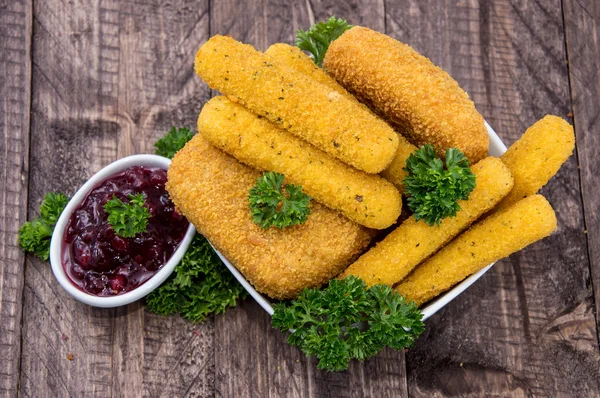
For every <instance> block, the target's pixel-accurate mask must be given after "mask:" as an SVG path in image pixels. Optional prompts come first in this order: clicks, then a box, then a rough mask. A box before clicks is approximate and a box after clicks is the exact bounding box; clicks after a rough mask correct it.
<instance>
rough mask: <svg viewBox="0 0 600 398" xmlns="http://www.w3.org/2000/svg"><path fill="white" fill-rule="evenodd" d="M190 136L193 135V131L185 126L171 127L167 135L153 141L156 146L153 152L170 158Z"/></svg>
mask: <svg viewBox="0 0 600 398" xmlns="http://www.w3.org/2000/svg"><path fill="white" fill-rule="evenodd" d="M192 137H194V133H193V132H192V130H190V129H188V128H186V127H181V128H175V127H171V130H169V132H168V133H167V135H165V136H164V137H163V138H161V139H160V140H158V141H156V142H155V143H154V147H155V148H156V151H155V152H154V153H155V154H157V155H160V156H164V157H166V158H169V159H172V158H173V156H175V154H176V153H177V152H178V151H179V150H180V149H181V148H183V147H184V146H185V144H187V142H188V141H189V140H191V139H192Z"/></svg>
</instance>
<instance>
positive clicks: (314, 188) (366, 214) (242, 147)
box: [198, 97, 402, 229]
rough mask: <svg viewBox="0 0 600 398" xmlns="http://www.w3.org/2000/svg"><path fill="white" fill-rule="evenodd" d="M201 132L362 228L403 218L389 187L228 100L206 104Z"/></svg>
mask: <svg viewBox="0 0 600 398" xmlns="http://www.w3.org/2000/svg"><path fill="white" fill-rule="evenodd" d="M198 131H199V132H200V133H201V134H202V135H203V136H204V137H205V138H206V139H207V140H209V141H210V142H211V143H212V144H213V145H215V146H216V147H217V148H221V149H222V150H223V151H225V152H227V153H228V154H230V155H232V156H233V157H235V158H236V159H237V160H239V161H240V162H242V163H246V164H247V165H250V166H252V167H254V168H257V169H259V170H267V171H275V172H277V173H282V174H284V175H285V179H286V181H288V182H290V183H292V184H296V185H301V186H302V190H303V191H304V192H306V193H307V194H309V195H310V196H312V197H313V198H314V199H316V200H317V201H319V202H321V203H323V204H324V205H325V206H327V207H329V208H331V209H334V210H339V211H341V212H342V213H343V214H344V215H345V216H346V217H348V218H349V219H351V220H353V221H355V222H357V223H358V224H361V225H364V226H366V227H369V228H374V229H384V228H387V227H389V226H390V225H392V224H393V223H394V222H395V221H396V220H397V219H398V216H400V211H401V208H402V200H401V197H400V194H399V193H398V191H397V190H396V188H395V187H394V186H393V185H392V184H391V183H389V182H388V181H386V180H384V179H383V178H381V177H379V176H377V175H373V174H367V173H365V172H362V171H359V170H356V169H355V168H353V167H351V166H348V165H346V164H344V163H342V162H340V161H339V160H337V159H335V158H333V157H331V156H329V155H328V154H326V153H325V152H323V151H321V150H319V149H317V148H315V147H313V146H312V145H310V144H309V143H307V142H305V141H303V140H301V139H299V138H297V137H295V136H293V135H292V134H290V133H288V132H287V131H284V130H281V129H280V128H278V127H277V126H275V125H274V124H273V123H271V122H269V121H268V120H266V119H265V118H260V116H257V115H255V114H254V113H252V112H250V111H249V110H247V109H246V108H244V107H243V106H241V105H239V104H236V103H233V102H231V101H229V100H228V99H227V98H225V97H215V98H213V99H211V100H210V101H209V102H207V103H206V104H205V105H204V108H203V109H202V112H201V113H200V117H199V118H198Z"/></svg>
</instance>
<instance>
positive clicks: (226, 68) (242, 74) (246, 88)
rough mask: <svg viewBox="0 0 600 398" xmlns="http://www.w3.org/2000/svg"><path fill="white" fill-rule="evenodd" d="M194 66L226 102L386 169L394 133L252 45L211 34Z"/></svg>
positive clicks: (338, 153)
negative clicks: (230, 101) (224, 96)
mask: <svg viewBox="0 0 600 398" xmlns="http://www.w3.org/2000/svg"><path fill="white" fill-rule="evenodd" d="M195 69H196V73H197V74H198V75H200V77H202V78H203V79H204V81H206V83H208V85H209V86H210V87H211V88H213V89H216V90H219V91H220V92H222V93H223V94H225V95H226V96H227V97H228V98H229V99H230V100H232V101H234V102H239V103H240V104H242V105H244V106H246V107H247V108H248V109H250V110H251V111H253V112H254V113H256V114H259V115H262V116H264V117H266V118H267V119H268V120H270V121H271V122H273V123H275V124H276V125H277V126H279V127H281V128H284V129H287V130H288V131H290V132H291V133H292V134H294V135H296V136H298V137H300V138H302V139H304V140H306V141H308V142H310V143H311V144H313V145H314V146H316V147H317V148H319V149H321V150H323V151H325V152H327V153H329V154H330V155H332V156H335V157H337V158H338V159H340V160H342V161H343V162H345V163H347V164H350V165H352V166H354V167H356V168H358V169H360V170H363V171H365V172H367V173H379V172H380V171H381V170H383V169H385V168H386V167H387V166H388V165H389V164H390V162H391V161H392V158H393V157H394V154H395V153H396V149H397V148H398V137H397V134H396V133H395V132H394V130H393V129H392V128H391V127H390V126H389V125H388V124H387V123H385V122H384V121H383V120H381V119H380V118H379V117H377V116H375V115H374V114H373V113H372V112H370V111H369V110H368V109H367V108H366V107H364V106H361V105H359V104H358V103H357V102H356V101H352V100H350V99H349V98H347V97H345V96H343V95H341V94H340V93H338V92H337V91H335V90H332V89H331V88H329V87H327V86H325V85H323V84H321V83H319V82H317V81H316V80H314V79H311V78H309V77H308V76H305V75H304V74H302V73H300V72H297V71H296V70H294V69H291V68H288V67H285V66H280V65H278V64H277V63H276V62H273V61H271V60H270V59H269V58H268V57H266V56H265V55H264V54H262V53H260V52H259V51H256V50H255V49H254V47H252V46H250V45H246V44H242V43H240V42H238V41H236V40H234V39H232V38H230V37H225V36H220V35H217V36H213V37H212V38H211V39H210V40H208V41H207V42H206V43H205V44H204V45H202V47H200V49H199V50H198V53H197V54H196V62H195Z"/></svg>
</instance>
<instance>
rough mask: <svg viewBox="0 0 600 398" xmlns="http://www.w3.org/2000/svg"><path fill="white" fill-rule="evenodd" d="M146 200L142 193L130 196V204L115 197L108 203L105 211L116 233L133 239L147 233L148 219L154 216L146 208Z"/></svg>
mask: <svg viewBox="0 0 600 398" xmlns="http://www.w3.org/2000/svg"><path fill="white" fill-rule="evenodd" d="M145 203H146V200H145V199H144V195H142V194H141V193H138V194H135V195H131V194H130V195H129V203H124V202H123V201H122V200H121V199H119V198H117V197H116V196H114V195H113V198H112V199H111V200H109V201H108V202H106V204H105V205H104V211H106V213H107V214H108V223H109V224H110V225H111V226H112V228H113V230H114V231H115V233H116V234H117V235H119V236H122V237H123V238H133V237H134V236H136V235H137V234H139V233H141V232H145V231H146V227H147V225H148V219H149V218H150V217H151V216H152V215H151V214H150V211H148V209H147V208H146V207H145V206H144V204H145Z"/></svg>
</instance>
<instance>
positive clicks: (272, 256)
mask: <svg viewBox="0 0 600 398" xmlns="http://www.w3.org/2000/svg"><path fill="white" fill-rule="evenodd" d="M260 175H261V173H260V172H258V171H256V170H254V169H252V168H250V167H248V166H245V165H243V164H241V163H239V162H238V161H237V160H235V159H234V158H233V157H231V156H229V155H227V154H225V153H224V152H222V151H221V150H219V149H217V148H215V147H213V146H212V145H210V144H209V143H208V142H207V141H206V140H205V139H204V138H203V137H202V136H201V135H200V134H197V135H196V136H195V137H194V138H193V139H192V140H191V141H190V142H189V143H188V144H187V145H186V146H185V147H184V148H183V149H182V150H181V151H179V152H178V153H177V155H175V157H174V158H173V161H172V163H171V166H170V168H169V171H168V182H167V190H168V191H169V195H170V196H171V199H172V200H173V202H174V203H175V205H176V206H177V208H178V209H179V211H180V212H181V213H182V214H184V215H185V216H186V217H187V218H188V220H190V222H192V223H193V224H194V225H195V226H196V228H197V229H198V231H199V232H200V233H202V234H203V235H204V236H206V238H207V239H208V240H209V241H210V242H211V243H212V244H213V245H214V246H215V247H216V248H217V249H218V250H219V251H220V252H221V253H222V254H223V255H224V256H225V257H227V259H228V260H229V261H231V263H232V264H233V265H235V266H236V267H237V268H238V269H239V270H240V272H241V273H242V274H244V276H245V277H246V278H247V279H248V281H250V283H252V284H253V285H254V287H255V288H256V289H257V290H258V291H260V292H263V293H265V294H267V295H268V296H271V297H273V298H277V299H288V298H294V297H296V296H297V295H298V293H299V292H300V291H301V290H302V289H303V288H305V287H310V288H312V287H318V286H320V285H322V284H324V283H326V282H327V281H328V280H329V279H331V278H333V277H334V276H336V275H337V274H339V273H340V272H341V271H342V270H343V269H344V268H345V267H346V266H347V265H348V264H349V263H350V262H352V261H353V260H354V259H355V258H356V257H357V256H358V255H359V254H360V253H361V252H362V251H363V250H364V249H365V247H366V246H367V245H368V244H369V242H370V240H371V238H372V231H371V230H368V229H366V228H364V227H361V226H360V225H358V224H356V223H354V222H352V221H350V220H348V219H347V218H346V217H344V216H342V215H341V214H340V213H339V212H337V211H333V210H330V209H328V208H327V207H325V206H323V205H321V204H319V203H316V202H315V201H312V203H311V214H310V215H309V216H308V220H307V221H306V222H305V223H304V224H301V225H296V226H293V227H289V228H285V229H278V228H274V227H273V228H268V229H262V228H260V227H259V226H258V225H257V224H255V223H254V222H253V221H252V217H251V215H250V209H249V204H248V192H249V191H250V188H252V187H253V186H254V185H255V184H256V181H257V179H258V178H259V176H260Z"/></svg>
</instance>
